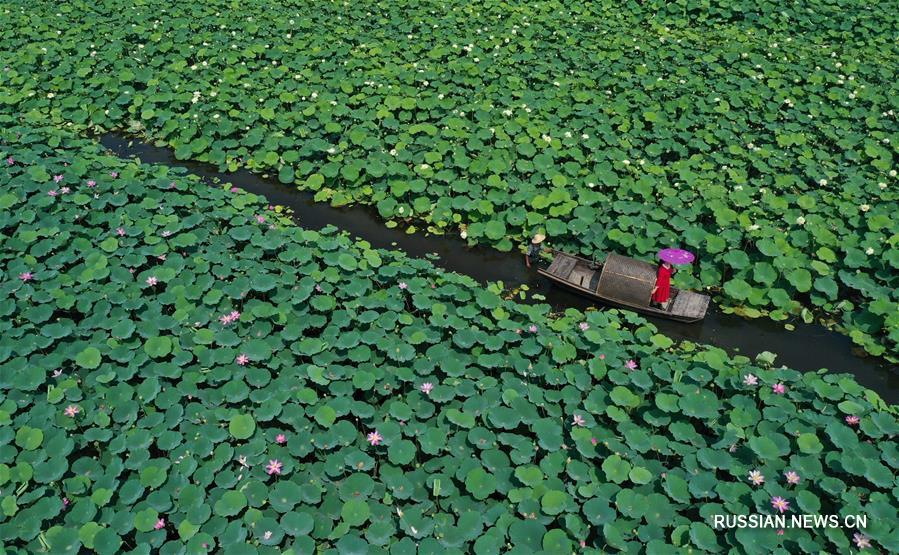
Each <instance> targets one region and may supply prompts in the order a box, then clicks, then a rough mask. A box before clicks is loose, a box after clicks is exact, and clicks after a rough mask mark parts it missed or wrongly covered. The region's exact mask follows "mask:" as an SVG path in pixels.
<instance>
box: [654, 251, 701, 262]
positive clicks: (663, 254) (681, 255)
mask: <svg viewBox="0 0 899 555" xmlns="http://www.w3.org/2000/svg"><path fill="white" fill-rule="evenodd" d="M659 258H661V259H662V260H664V261H665V262H670V263H671V264H689V263H690V262H693V259H694V258H696V257H695V256H693V253H692V252H690V251H685V250H684V249H662V250H660V251H659Z"/></svg>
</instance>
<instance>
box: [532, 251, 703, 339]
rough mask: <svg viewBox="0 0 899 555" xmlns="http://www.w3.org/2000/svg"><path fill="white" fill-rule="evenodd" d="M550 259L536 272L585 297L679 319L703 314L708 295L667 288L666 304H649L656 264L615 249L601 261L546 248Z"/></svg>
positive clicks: (691, 320) (653, 314) (693, 318)
mask: <svg viewBox="0 0 899 555" xmlns="http://www.w3.org/2000/svg"><path fill="white" fill-rule="evenodd" d="M550 252H551V253H552V254H553V261H552V263H551V264H550V265H549V267H547V268H545V269H544V268H537V271H538V272H539V273H540V275H543V276H546V277H547V278H549V279H550V280H552V281H554V282H556V283H559V284H561V285H564V286H566V287H570V288H571V289H574V290H575V291H577V292H578V293H581V294H583V295H584V296H586V297H590V298H593V299H597V300H600V301H603V302H605V303H609V304H612V305H617V306H620V307H623V308H628V309H631V310H634V311H636V312H642V313H643V314H648V315H651V316H658V317H661V318H670V319H672V320H679V321H681V322H698V321H700V320H702V319H703V318H705V313H706V310H708V307H709V297H708V295H701V294H699V293H694V292H692V291H685V290H683V289H677V288H676V287H672V288H671V299H670V300H669V301H668V307H667V308H661V307H656V306H651V305H650V304H649V299H650V297H651V296H652V288H653V287H654V286H655V283H656V270H657V267H656V266H654V265H652V264H650V263H648V262H643V261H641V260H635V259H633V258H628V257H626V256H621V255H619V254H615V253H609V254H608V256H606V259H605V261H604V262H602V263H597V262H594V261H591V260H587V259H585V258H581V257H579V256H574V255H571V254H567V253H564V252H561V251H557V250H554V249H550Z"/></svg>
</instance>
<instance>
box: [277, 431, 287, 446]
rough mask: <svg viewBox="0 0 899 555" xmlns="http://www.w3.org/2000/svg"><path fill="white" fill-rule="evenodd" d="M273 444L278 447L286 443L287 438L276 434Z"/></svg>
mask: <svg viewBox="0 0 899 555" xmlns="http://www.w3.org/2000/svg"><path fill="white" fill-rule="evenodd" d="M275 443H277V444H278V445H281V444H284V443H287V436H286V435H284V434H278V435H276V436H275Z"/></svg>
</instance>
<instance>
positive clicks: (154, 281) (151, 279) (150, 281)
mask: <svg viewBox="0 0 899 555" xmlns="http://www.w3.org/2000/svg"><path fill="white" fill-rule="evenodd" d="M158 282H159V280H158V279H156V278H155V277H154V276H150V277H148V278H147V285H150V286H153V285H156V284H157V283H158Z"/></svg>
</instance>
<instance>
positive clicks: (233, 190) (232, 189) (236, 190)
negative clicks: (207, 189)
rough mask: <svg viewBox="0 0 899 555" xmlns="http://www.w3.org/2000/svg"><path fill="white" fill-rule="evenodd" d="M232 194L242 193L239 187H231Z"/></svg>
mask: <svg viewBox="0 0 899 555" xmlns="http://www.w3.org/2000/svg"><path fill="white" fill-rule="evenodd" d="M231 192H232V193H238V192H240V189H238V188H237V187H231Z"/></svg>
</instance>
